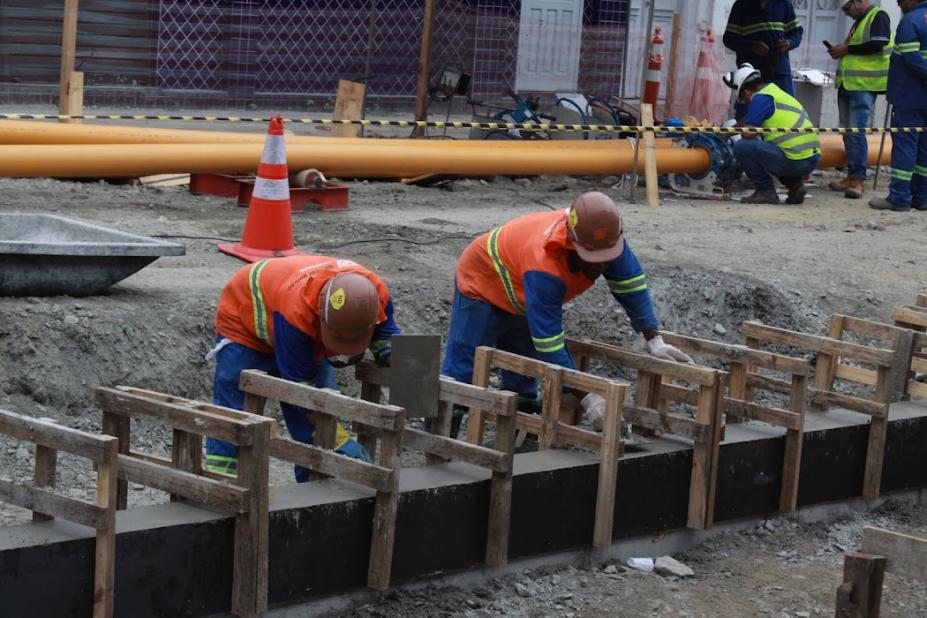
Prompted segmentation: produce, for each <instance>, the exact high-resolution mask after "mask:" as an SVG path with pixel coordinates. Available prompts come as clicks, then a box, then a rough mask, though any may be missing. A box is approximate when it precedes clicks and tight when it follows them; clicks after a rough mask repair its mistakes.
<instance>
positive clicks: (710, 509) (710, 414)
mask: <svg viewBox="0 0 927 618" xmlns="http://www.w3.org/2000/svg"><path fill="white" fill-rule="evenodd" d="M699 390H700V393H699V394H700V397H704V402H703V401H699V404H698V407H697V409H696V411H695V417H696V419H697V420H701V419H700V418H699V414H700V412H701V410H702V408H703V406H704V407H705V408H706V410H705V416H706V417H707V419H708V421H709V431H710V434H709V435H710V437H709V440H710V445H711V450H710V451H709V452H710V460H709V465H710V466H711V468H710V470H709V476H708V499H707V504H706V506H705V527H706V528H711V527H712V526H714V525H715V497H716V495H717V486H718V460H719V458H720V451H721V440H722V439H723V437H724V421H723V419H722V418H721V402H722V400H723V397H724V376H723V375H721V374H718V376H717V380H716V382H715V386H713V387H711V388H708V387H702V388H701V389H699Z"/></svg>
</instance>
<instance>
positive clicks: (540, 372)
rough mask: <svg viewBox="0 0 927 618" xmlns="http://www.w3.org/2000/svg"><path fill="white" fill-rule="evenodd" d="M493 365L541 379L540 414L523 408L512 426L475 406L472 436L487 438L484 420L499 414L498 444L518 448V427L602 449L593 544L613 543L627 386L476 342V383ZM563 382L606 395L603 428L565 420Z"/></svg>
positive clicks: (548, 443)
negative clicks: (590, 428) (597, 429)
mask: <svg viewBox="0 0 927 618" xmlns="http://www.w3.org/2000/svg"><path fill="white" fill-rule="evenodd" d="M493 368H496V369H504V370H508V371H512V372H515V373H519V374H522V375H525V376H529V377H533V378H539V379H542V380H543V381H544V407H543V409H542V412H541V416H540V417H538V416H537V415H533V414H526V413H524V412H518V413H517V414H516V416H515V422H514V423H513V424H512V426H509V425H508V423H507V422H506V419H505V417H502V416H499V415H496V414H494V413H492V412H490V411H487V410H481V409H479V408H475V407H471V408H470V419H469V421H468V424H467V439H468V440H469V441H470V442H471V443H473V444H480V443H482V441H483V429H484V424H485V422H486V421H487V420H493V419H495V421H496V444H497V448H498V445H499V444H500V440H503V439H504V440H505V444H506V446H507V448H514V440H515V431H514V430H515V429H516V428H518V429H522V430H524V431H527V432H529V433H533V434H537V436H538V446H539V448H542V449H543V448H550V447H552V446H556V445H558V444H572V445H578V446H585V447H587V448H591V449H593V450H595V451H597V452H598V453H599V459H600V461H599V478H598V484H597V490H596V508H595V522H594V528H593V537H592V544H593V547H596V548H602V547H608V546H609V545H611V543H612V528H613V522H614V517H615V488H616V483H617V478H618V459H619V457H620V449H621V417H622V407H623V405H624V400H625V397H626V395H627V386H626V385H625V384H621V383H619V382H616V381H614V380H609V379H606V378H601V377H598V376H592V375H589V374H585V373H582V372H579V371H574V370H571V369H565V368H563V367H560V366H558V365H552V364H550V363H544V362H542V361H539V360H535V359H532V358H527V357H524V356H518V355H517V354H512V353H511V352H503V351H501V350H496V349H494V348H487V347H479V348H477V349H476V355H475V357H474V365H473V383H474V384H477V385H480V386H488V385H489V374H490V372H491V371H492V369H493ZM564 388H572V389H577V390H579V391H583V392H586V393H595V394H597V395H600V396H601V397H603V398H604V399H605V418H604V419H603V420H604V423H603V429H602V433H601V434H599V433H596V432H594V431H587V430H585V429H581V428H579V427H574V426H573V425H570V424H568V423H565V422H563V421H562V420H560V411H561V397H562V393H563V389H564ZM502 423H505V425H503V424H502ZM500 428H501V433H500ZM500 436H501V437H500ZM509 445H511V446H509Z"/></svg>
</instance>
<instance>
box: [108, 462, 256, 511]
mask: <svg viewBox="0 0 927 618" xmlns="http://www.w3.org/2000/svg"><path fill="white" fill-rule="evenodd" d="M119 478H121V479H124V480H126V481H129V482H132V483H139V484H140V485H144V486H146V487H152V488H154V489H157V490H160V491H165V492H167V493H170V494H176V495H179V496H183V497H184V498H186V499H187V500H192V501H193V502H197V503H200V504H207V505H209V506H212V507H216V508H219V509H222V510H223V511H225V512H228V513H240V512H242V511H244V510H245V509H246V508H247V496H248V490H247V489H243V488H241V487H238V486H236V485H233V484H232V483H231V482H229V481H217V480H213V479H210V478H206V477H203V476H197V475H195V474H190V473H189V472H184V471H183V470H175V469H173V468H171V467H169V466H162V465H160V464H157V463H153V462H151V461H144V460H141V459H135V458H133V457H132V456H130V455H120V456H119Z"/></svg>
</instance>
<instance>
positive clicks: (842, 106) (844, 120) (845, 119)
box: [837, 88, 876, 180]
mask: <svg viewBox="0 0 927 618" xmlns="http://www.w3.org/2000/svg"><path fill="white" fill-rule="evenodd" d="M875 102H876V93H874V92H867V91H862V90H844V89H843V88H841V89H840V90H838V91H837V110H838V111H839V114H840V126H841V127H849V128H857V129H864V128H867V127H868V126H869V119H870V117H871V116H872V110H873V108H874V107H875ZM866 137H867V136H866V134H865V133H844V134H843V148H844V150H846V153H847V168H848V171H849V173H850V176H855V177H856V178H859V179H860V180H866V168H867V167H868V165H869V142H868V140H867V139H866Z"/></svg>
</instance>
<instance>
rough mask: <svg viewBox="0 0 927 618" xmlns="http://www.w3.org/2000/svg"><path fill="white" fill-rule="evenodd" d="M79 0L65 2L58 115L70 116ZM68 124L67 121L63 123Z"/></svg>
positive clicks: (65, 0)
mask: <svg viewBox="0 0 927 618" xmlns="http://www.w3.org/2000/svg"><path fill="white" fill-rule="evenodd" d="M77 17H78V0H64V12H63V14H62V21H61V67H60V70H59V74H58V113H59V114H68V113H69V110H70V106H69V102H68V94H69V93H70V87H69V80H70V78H71V76H72V75H73V74H74V57H75V55H76V50H77ZM62 122H66V121H64V120H63V121H62Z"/></svg>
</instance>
